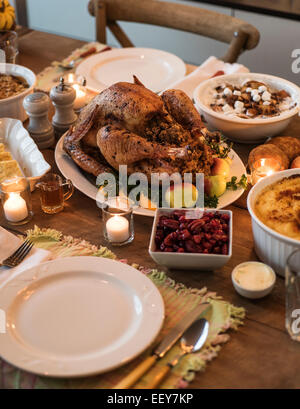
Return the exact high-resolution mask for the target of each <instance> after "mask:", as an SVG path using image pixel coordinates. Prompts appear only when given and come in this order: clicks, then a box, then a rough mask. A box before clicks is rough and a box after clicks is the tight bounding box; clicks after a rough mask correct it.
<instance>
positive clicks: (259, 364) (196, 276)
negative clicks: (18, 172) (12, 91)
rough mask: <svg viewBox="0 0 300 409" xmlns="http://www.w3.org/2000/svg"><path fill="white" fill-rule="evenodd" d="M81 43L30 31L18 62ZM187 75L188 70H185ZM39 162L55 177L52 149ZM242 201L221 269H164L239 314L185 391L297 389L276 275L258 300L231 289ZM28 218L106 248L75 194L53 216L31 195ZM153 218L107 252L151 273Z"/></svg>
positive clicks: (244, 149)
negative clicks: (241, 319)
mask: <svg viewBox="0 0 300 409" xmlns="http://www.w3.org/2000/svg"><path fill="white" fill-rule="evenodd" d="M82 44H83V42H81V41H78V40H74V39H70V38H63V37H59V36H56V35H52V34H47V33H41V32H37V31H32V32H29V33H27V34H25V35H23V36H22V37H21V38H20V42H19V49H20V58H19V63H20V64H23V65H25V66H27V67H29V68H31V69H32V70H33V71H34V72H35V73H38V72H39V71H41V70H42V69H43V68H45V67H46V66H48V65H49V64H50V63H51V61H52V60H61V59H63V58H65V57H66V56H68V55H69V54H70V52H71V51H72V50H74V49H75V48H77V47H79V46H81V45H82ZM189 68H190V69H192V68H191V67H189ZM284 134H285V135H290V136H299V135H300V120H299V118H297V119H295V120H294V121H293V122H292V124H291V125H290V126H289V128H288V129H286V130H285V132H284ZM252 147H253V145H251V146H250V145H238V144H235V146H234V149H235V150H236V151H237V153H238V154H239V155H240V156H241V158H242V159H243V161H244V163H246V161H247V155H248V153H249V150H250V149H251V148H252ZM43 153H44V156H45V158H46V160H47V161H48V162H49V163H50V164H51V165H52V167H53V170H54V171H58V170H57V167H56V165H55V162H54V155H53V153H54V152H53V150H51V149H48V150H45V151H43ZM246 194H247V192H246V193H245V194H244V195H243V197H242V198H241V199H240V200H238V201H237V202H236V203H234V204H233V205H231V206H229V207H228V209H230V210H232V211H233V256H232V258H231V260H230V261H229V263H228V264H227V265H226V266H225V267H223V268H222V269H221V270H217V271H214V272H197V271H168V274H169V276H170V277H172V278H173V279H174V280H176V281H177V282H182V283H184V284H185V285H187V286H189V287H197V288H201V287H203V286H206V287H208V288H209V289H210V290H212V291H216V292H217V293H218V294H219V295H221V296H223V297H224V299H226V300H228V301H230V302H232V303H233V304H235V305H237V306H243V307H245V309H246V313H247V318H246V320H245V325H244V326H243V327H241V328H240V330H239V331H238V332H236V333H234V332H232V333H231V335H232V336H231V339H230V341H229V342H228V343H227V344H226V345H224V347H223V348H222V349H221V351H220V354H219V356H218V357H217V358H216V359H215V360H213V361H212V362H211V363H210V364H208V366H207V369H206V371H205V372H204V373H199V374H197V375H196V378H195V380H194V381H193V382H192V383H191V385H190V386H191V387H192V388H298V387H299V386H300V359H299V358H300V344H298V343H296V342H294V341H292V340H290V338H289V336H288V334H287V332H286V330H285V322H284V314H285V308H284V303H285V288H284V280H283V278H281V277H277V282H276V285H275V288H274V290H273V292H272V293H271V294H270V295H269V296H267V297H266V298H264V299H261V300H254V301H253V300H252V301H251V300H247V299H245V298H242V297H241V296H239V295H238V294H237V293H236V292H235V290H234V288H233V286H232V283H231V271H232V269H233V268H234V267H235V266H236V265H237V264H239V263H241V262H244V261H247V260H257V258H256V255H255V252H254V249H253V239H252V231H251V219H250V215H249V213H248V211H247V210H246V208H245V198H246ZM32 196H33V210H34V217H33V219H32V221H31V222H30V224H29V225H26V226H24V227H23V228H22V230H26V229H27V228H30V227H32V226H33V225H34V224H37V225H38V226H39V227H51V228H54V229H57V230H60V231H62V232H63V233H64V234H66V235H72V236H74V237H78V238H79V237H80V238H82V239H85V240H88V241H90V242H91V243H93V244H96V245H100V244H102V245H107V244H106V242H105V241H104V239H103V236H102V221H101V211H100V209H99V208H98V207H97V206H96V203H95V202H94V201H93V200H91V199H89V198H88V197H86V196H85V195H84V194H83V193H81V192H79V191H78V190H76V191H75V193H74V195H73V197H72V198H71V199H70V200H69V201H68V202H67V203H66V206H65V209H64V211H63V212H61V213H59V214H56V215H46V214H44V213H42V211H41V208H40V204H39V195H38V192H37V191H35V192H34V193H33V195H32ZM152 221H153V219H152V218H151V217H143V216H134V223H135V239H134V241H133V242H132V243H131V244H129V245H128V246H125V247H121V248H118V247H117V248H112V250H113V251H114V252H115V253H116V254H117V256H118V257H119V258H127V259H128V260H129V261H130V262H137V263H139V264H141V265H144V266H151V267H157V265H156V264H155V263H154V262H153V260H152V259H151V258H150V256H149V255H148V244H149V239H150V233H151V227H152Z"/></svg>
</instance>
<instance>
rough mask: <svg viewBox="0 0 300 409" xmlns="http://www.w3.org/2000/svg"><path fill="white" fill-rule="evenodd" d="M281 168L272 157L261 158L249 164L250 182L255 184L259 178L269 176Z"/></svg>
mask: <svg viewBox="0 0 300 409" xmlns="http://www.w3.org/2000/svg"><path fill="white" fill-rule="evenodd" d="M280 170H282V169H281V165H280V163H279V162H278V161H277V160H276V159H273V158H261V159H258V160H257V161H255V162H254V163H252V164H251V165H250V172H251V184H252V185H255V183H257V182H258V181H259V180H261V179H262V178H264V177H266V176H270V175H272V174H273V173H275V172H279V171H280Z"/></svg>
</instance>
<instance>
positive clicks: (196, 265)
mask: <svg viewBox="0 0 300 409" xmlns="http://www.w3.org/2000/svg"><path fill="white" fill-rule="evenodd" d="M175 210H184V209H169V208H160V209H157V210H156V211H155V217H154V221H153V225H152V233H151V238H150V245H149V249H148V251H149V254H150V256H151V257H152V259H153V260H154V261H155V262H156V263H158V264H160V265H162V266H166V267H168V268H174V269H177V270H199V271H211V270H216V269H217V268H221V267H223V266H224V265H225V264H226V263H227V262H228V261H229V259H230V258H231V255H232V212H231V211H230V210H216V209H205V211H207V212H212V213H216V212H218V213H223V214H224V213H226V214H229V216H230V222H229V245H228V254H226V255H223V254H201V253H171V252H163V251H156V244H155V234H156V229H157V223H158V220H159V217H160V216H162V215H163V214H168V213H173V212H174V211H175ZM187 210H188V211H189V212H193V211H196V212H197V213H198V212H199V209H187Z"/></svg>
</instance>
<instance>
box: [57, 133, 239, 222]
mask: <svg viewBox="0 0 300 409" xmlns="http://www.w3.org/2000/svg"><path fill="white" fill-rule="evenodd" d="M63 138H64V136H62V137H61V138H60V140H59V141H58V143H57V145H56V148H55V161H56V164H57V166H58V168H59V170H60V171H61V173H62V174H63V175H64V177H65V178H67V179H70V180H71V181H72V182H73V185H74V186H75V187H76V188H77V189H78V190H80V191H81V192H82V193H84V194H85V195H86V196H88V197H90V198H91V199H94V200H96V196H97V193H98V189H97V187H96V185H95V184H93V183H92V182H91V181H90V180H89V179H87V178H86V176H85V175H84V174H83V172H82V171H81V170H80V168H79V167H78V166H77V165H76V164H75V163H74V162H73V160H72V159H71V158H70V157H69V156H68V155H67V153H66V152H65V151H64V150H63ZM229 156H230V158H232V164H231V167H230V175H229V177H228V180H230V179H231V177H232V176H236V177H237V178H238V180H239V179H240V178H241V176H242V175H243V174H246V173H247V172H246V168H245V166H244V164H243V162H242V160H241V159H240V157H239V156H238V154H237V153H236V152H235V151H234V150H233V149H231V151H230V153H229ZM243 192H244V190H243V189H237V190H226V192H225V193H224V194H223V195H222V196H220V197H219V204H218V209H222V208H224V207H226V206H229V205H230V204H231V203H233V202H235V201H236V200H237V199H238V198H239V197H240V196H241V195H242V194H243ZM134 213H135V214H139V215H141V216H152V217H154V214H155V211H154V210H148V209H144V208H142V207H138V208H137V209H134Z"/></svg>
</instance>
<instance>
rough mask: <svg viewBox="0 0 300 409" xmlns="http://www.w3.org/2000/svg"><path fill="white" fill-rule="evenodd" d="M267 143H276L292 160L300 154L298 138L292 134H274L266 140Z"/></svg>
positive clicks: (290, 160) (299, 140)
mask: <svg viewBox="0 0 300 409" xmlns="http://www.w3.org/2000/svg"><path fill="white" fill-rule="evenodd" d="M266 143H267V144H272V145H276V146H277V147H278V148H279V149H281V150H282V151H283V152H284V153H285V154H286V155H287V157H288V158H289V162H292V161H293V160H294V159H295V158H296V157H297V156H300V139H298V138H294V137H292V136H276V137H275V138H272V139H270V141H268V142H266Z"/></svg>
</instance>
